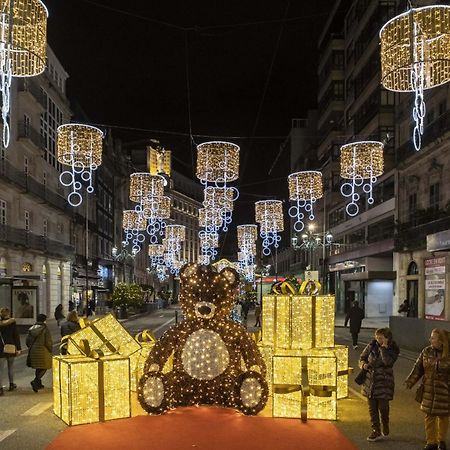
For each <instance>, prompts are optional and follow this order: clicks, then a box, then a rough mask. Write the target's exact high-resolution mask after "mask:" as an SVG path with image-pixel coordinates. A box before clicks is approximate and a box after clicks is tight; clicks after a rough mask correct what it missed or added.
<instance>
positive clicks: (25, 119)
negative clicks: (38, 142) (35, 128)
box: [23, 114, 31, 136]
mask: <svg viewBox="0 0 450 450" xmlns="http://www.w3.org/2000/svg"><path fill="white" fill-rule="evenodd" d="M30 128H31V119H30V116H27V115H26V114H24V115H23V130H24V132H25V136H28V135H29V134H30Z"/></svg>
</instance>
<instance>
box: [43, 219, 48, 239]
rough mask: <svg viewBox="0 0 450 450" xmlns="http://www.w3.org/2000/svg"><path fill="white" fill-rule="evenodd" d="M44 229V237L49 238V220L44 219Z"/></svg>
mask: <svg viewBox="0 0 450 450" xmlns="http://www.w3.org/2000/svg"><path fill="white" fill-rule="evenodd" d="M42 229H43V234H42V235H43V236H44V237H47V236H48V220H47V219H44V221H43V223H42Z"/></svg>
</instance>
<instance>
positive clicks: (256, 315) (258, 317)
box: [255, 302, 262, 327]
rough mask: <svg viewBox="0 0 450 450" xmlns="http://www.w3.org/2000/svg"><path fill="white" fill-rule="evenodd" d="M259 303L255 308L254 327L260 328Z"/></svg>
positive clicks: (260, 310)
mask: <svg viewBox="0 0 450 450" xmlns="http://www.w3.org/2000/svg"><path fill="white" fill-rule="evenodd" d="M261 312H262V308H261V303H259V302H256V306H255V327H261Z"/></svg>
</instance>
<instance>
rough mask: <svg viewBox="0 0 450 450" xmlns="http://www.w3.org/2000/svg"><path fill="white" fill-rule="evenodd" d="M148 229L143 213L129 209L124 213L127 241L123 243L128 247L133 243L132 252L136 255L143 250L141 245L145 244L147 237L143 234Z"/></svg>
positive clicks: (123, 226)
mask: <svg viewBox="0 0 450 450" xmlns="http://www.w3.org/2000/svg"><path fill="white" fill-rule="evenodd" d="M146 227H147V221H146V220H145V217H144V216H143V215H142V213H138V212H136V211H135V210H134V209H128V210H125V211H123V213H122V228H123V231H124V235H125V239H124V241H123V242H122V244H123V245H124V246H127V245H128V244H129V243H130V242H132V244H133V247H132V251H133V253H134V254H136V253H138V252H139V251H140V250H141V245H142V244H143V243H144V242H145V236H144V234H143V233H142V231H144V230H145V229H146Z"/></svg>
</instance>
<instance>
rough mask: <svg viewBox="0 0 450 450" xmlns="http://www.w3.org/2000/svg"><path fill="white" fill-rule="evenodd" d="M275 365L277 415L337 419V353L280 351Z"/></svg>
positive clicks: (273, 364)
mask: <svg viewBox="0 0 450 450" xmlns="http://www.w3.org/2000/svg"><path fill="white" fill-rule="evenodd" d="M272 369H273V372H272V379H273V406H272V415H273V416H274V417H292V418H301V419H302V420H304V421H305V420H306V419H324V420H336V417H337V396H336V391H337V374H338V370H337V361H336V357H333V356H278V355H276V356H273V359H272Z"/></svg>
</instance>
